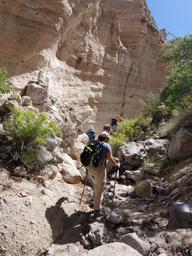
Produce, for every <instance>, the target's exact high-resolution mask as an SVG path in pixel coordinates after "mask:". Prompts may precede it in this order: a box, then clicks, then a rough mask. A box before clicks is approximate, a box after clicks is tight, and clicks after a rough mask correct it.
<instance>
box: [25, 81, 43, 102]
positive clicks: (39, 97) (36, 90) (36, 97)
mask: <svg viewBox="0 0 192 256" xmlns="http://www.w3.org/2000/svg"><path fill="white" fill-rule="evenodd" d="M26 96H29V97H30V98H31V100H32V103H33V104H34V105H42V104H43V103H45V102H46V101H47V97H48V90H47V89H46V88H44V87H42V86H41V85H39V84H37V83H34V82H33V83H29V84H28V85H27V87H26Z"/></svg>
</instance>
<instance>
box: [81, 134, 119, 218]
mask: <svg viewBox="0 0 192 256" xmlns="http://www.w3.org/2000/svg"><path fill="white" fill-rule="evenodd" d="M109 139H110V135H109V134H108V133H107V132H106V131H103V132H101V133H100V134H99V136H98V140H95V141H92V143H90V144H88V145H87V146H86V147H85V149H84V151H83V152H82V154H81V157H80V159H81V163H82V164H83V165H84V166H86V169H87V170H88V174H89V176H91V177H93V179H94V181H93V182H94V195H93V209H94V211H95V213H96V212H100V209H101V204H102V199H103V190H104V185H105V179H106V164H107V161H108V162H109V163H110V164H111V165H112V166H114V167H116V168H118V166H119V160H118V159H115V158H114V157H113V155H112V149H111V146H110V145H109V144H108V141H109Z"/></svg>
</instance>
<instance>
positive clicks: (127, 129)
mask: <svg viewBox="0 0 192 256" xmlns="http://www.w3.org/2000/svg"><path fill="white" fill-rule="evenodd" d="M150 123H151V119H150V118H142V117H139V118H133V119H125V120H123V121H122V122H121V123H119V125H118V128H117V132H116V133H115V134H114V135H113V136H112V138H111V139H110V144H111V145H112V147H113V148H118V147H119V146H121V145H122V144H123V143H124V142H127V141H130V140H133V139H135V138H136V137H137V136H138V135H139V133H140V132H141V131H142V130H146V129H147V128H148V127H149V126H150Z"/></svg>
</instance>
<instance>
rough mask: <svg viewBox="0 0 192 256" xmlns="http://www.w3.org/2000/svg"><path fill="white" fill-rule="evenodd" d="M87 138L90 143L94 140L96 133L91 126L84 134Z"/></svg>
mask: <svg viewBox="0 0 192 256" xmlns="http://www.w3.org/2000/svg"><path fill="white" fill-rule="evenodd" d="M86 134H87V136H88V137H89V142H92V141H93V140H95V138H96V132H95V129H94V128H93V126H90V127H89V129H88V131H87V132H86Z"/></svg>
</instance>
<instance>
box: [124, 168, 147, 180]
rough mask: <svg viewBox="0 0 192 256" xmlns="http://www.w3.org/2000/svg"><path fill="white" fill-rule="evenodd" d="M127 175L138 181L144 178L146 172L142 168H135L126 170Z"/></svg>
mask: <svg viewBox="0 0 192 256" xmlns="http://www.w3.org/2000/svg"><path fill="white" fill-rule="evenodd" d="M125 175H126V177H127V178H128V179H130V180H133V181H134V182H138V181H140V180H141V179H142V178H143V176H144V173H143V171H142V170H140V169H138V170H135V171H129V170H126V171H125Z"/></svg>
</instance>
